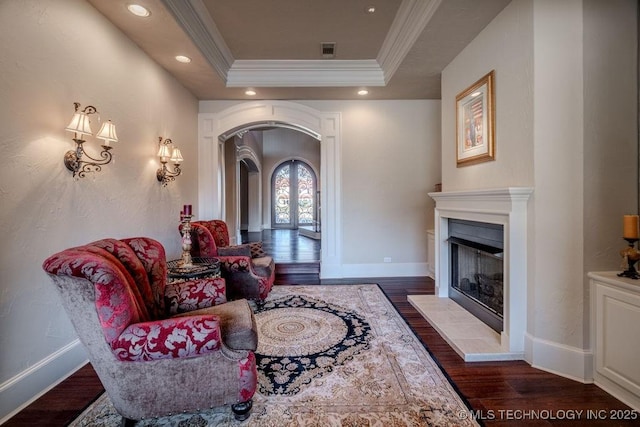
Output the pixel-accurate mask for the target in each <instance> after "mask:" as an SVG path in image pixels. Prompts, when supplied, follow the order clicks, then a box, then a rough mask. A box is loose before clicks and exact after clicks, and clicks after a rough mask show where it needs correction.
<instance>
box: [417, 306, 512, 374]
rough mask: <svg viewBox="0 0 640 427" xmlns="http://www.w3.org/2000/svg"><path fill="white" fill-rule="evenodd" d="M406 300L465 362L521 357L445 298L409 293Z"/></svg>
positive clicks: (498, 336) (495, 334) (482, 324)
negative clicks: (504, 347) (502, 344)
mask: <svg viewBox="0 0 640 427" xmlns="http://www.w3.org/2000/svg"><path fill="white" fill-rule="evenodd" d="M407 299H408V301H409V303H410V304H411V305H412V306H413V307H414V308H415V309H416V310H418V312H419V313H420V314H421V315H422V316H423V317H424V318H425V319H427V321H428V322H429V324H431V326H433V328H434V329H435V330H436V331H438V333H439V334H440V335H441V336H442V337H443V338H444V339H445V341H447V343H449V345H450V346H451V347H452V348H453V349H454V350H455V351H456V353H458V354H459V355H460V357H462V358H463V359H464V361H465V362H486V361H496V360H522V359H523V358H524V355H523V354H522V353H511V352H508V351H506V350H504V349H503V348H502V346H501V344H500V334H498V333H497V332H495V331H494V330H493V329H491V328H490V327H489V326H487V325H485V324H484V323H483V322H482V321H481V320H479V319H478V318H477V317H475V316H474V315H472V314H471V313H469V312H468V311H467V310H465V309H464V308H462V307H461V306H459V305H458V304H457V303H456V302H454V301H453V300H451V299H449V298H441V297H438V296H435V295H409V296H408V297H407Z"/></svg>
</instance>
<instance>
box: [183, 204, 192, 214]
mask: <svg viewBox="0 0 640 427" xmlns="http://www.w3.org/2000/svg"><path fill="white" fill-rule="evenodd" d="M182 211H183V212H184V214H185V215H191V205H184V206H183V207H182Z"/></svg>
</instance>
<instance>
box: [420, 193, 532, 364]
mask: <svg viewBox="0 0 640 427" xmlns="http://www.w3.org/2000/svg"><path fill="white" fill-rule="evenodd" d="M532 192H533V188H529V187H507V188H495V189H482V190H467V191H446V192H434V193H429V196H430V197H431V198H433V199H434V200H435V202H436V209H435V240H436V244H435V265H436V272H435V275H436V295H438V296H439V297H443V298H446V297H448V296H449V283H450V268H449V262H450V259H449V245H448V242H447V239H448V237H449V221H448V220H449V219H450V218H454V219H464V220H469V221H478V222H485V223H491V224H500V225H502V226H503V232H504V328H503V331H502V333H501V346H502V348H503V349H504V350H505V351H507V352H510V353H522V354H524V337H525V332H526V322H527V203H528V200H529V197H530V195H531V193H532Z"/></svg>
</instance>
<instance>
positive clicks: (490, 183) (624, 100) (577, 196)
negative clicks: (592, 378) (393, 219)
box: [442, 0, 638, 380]
mask: <svg viewBox="0 0 640 427" xmlns="http://www.w3.org/2000/svg"><path fill="white" fill-rule="evenodd" d="M636 8H637V5H636V3H635V2H633V1H632V0H620V1H615V2H598V1H592V0H588V1H587V0H585V1H584V2H583V0H565V1H562V2H557V1H553V0H535V1H532V0H514V1H513V2H512V3H510V4H509V5H508V6H507V7H506V8H505V9H504V10H503V11H502V12H501V13H500V14H499V15H498V16H497V17H496V18H495V19H494V21H492V22H491V23H490V24H489V26H487V28H485V30H483V32H482V33H481V34H480V35H479V36H478V37H477V38H476V39H475V40H474V41H473V42H472V43H470V44H469V45H468V46H467V47H466V48H465V49H464V51H463V52H462V53H461V54H460V55H459V56H458V57H456V59H455V60H454V61H452V62H451V64H449V66H447V68H446V69H445V70H444V72H443V76H442V85H443V87H442V105H443V110H442V126H443V129H442V135H443V139H442V147H443V148H442V151H443V155H442V160H443V165H442V168H443V171H442V175H443V188H444V189H445V190H447V191H452V190H462V189H476V188H491V187H508V186H533V187H534V193H533V196H532V198H531V199H530V202H529V218H530V223H529V229H528V238H529V243H528V252H529V253H528V256H527V264H528V286H529V289H528V293H527V294H528V296H527V298H528V325H527V331H528V344H527V345H528V350H527V358H528V360H529V362H531V363H532V364H533V365H534V366H537V367H541V368H543V369H546V370H549V371H553V372H557V373H559V374H561V375H565V376H568V377H572V378H577V379H583V380H589V375H590V353H589V352H590V349H589V343H588V340H587V338H586V337H587V336H588V330H589V329H588V328H589V318H588V307H589V305H588V294H587V292H586V288H587V284H586V277H585V274H586V272H587V271H588V270H589V269H590V268H598V269H606V270H616V269H618V268H619V262H620V259H619V256H618V255H617V251H618V250H619V249H620V248H621V247H623V245H619V246H616V243H615V241H616V239H619V237H620V234H619V233H620V228H619V227H620V221H621V219H620V218H621V216H622V215H623V213H629V212H634V211H635V209H636V208H635V206H636V202H637V195H636V191H637V182H636V178H637V175H636V170H637V161H638V160H637V157H638V153H637V149H636V145H637V127H636V124H637V108H636V97H637V83H636V80H637V75H636V61H637V55H636V43H637V36H636V25H637V24H636ZM491 69H495V70H496V81H495V85H496V152H497V155H496V160H495V161H494V162H488V163H483V164H479V165H474V166H470V167H464V168H456V166H455V152H454V150H453V142H452V141H453V140H454V138H455V109H454V102H455V96H456V94H457V93H459V92H461V91H462V90H464V89H465V88H466V86H468V85H469V84H471V83H473V82H474V81H476V80H477V79H478V78H479V77H481V76H483V75H484V74H486V73H487V72H488V71H490V70H491Z"/></svg>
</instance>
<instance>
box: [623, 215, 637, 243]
mask: <svg viewBox="0 0 640 427" xmlns="http://www.w3.org/2000/svg"><path fill="white" fill-rule="evenodd" d="M622 237H624V238H625V239H637V238H638V215H625V216H624V227H623V234H622Z"/></svg>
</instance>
